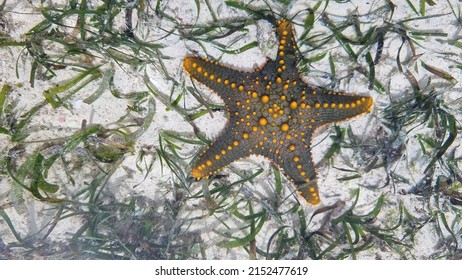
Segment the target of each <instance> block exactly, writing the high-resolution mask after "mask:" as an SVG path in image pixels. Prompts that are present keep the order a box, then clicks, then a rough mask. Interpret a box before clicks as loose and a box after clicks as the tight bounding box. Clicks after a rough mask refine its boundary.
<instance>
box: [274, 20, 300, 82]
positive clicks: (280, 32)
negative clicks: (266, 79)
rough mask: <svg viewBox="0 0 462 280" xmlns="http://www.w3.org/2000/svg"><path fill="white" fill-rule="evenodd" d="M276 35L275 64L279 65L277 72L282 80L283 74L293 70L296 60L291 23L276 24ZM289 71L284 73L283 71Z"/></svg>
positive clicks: (295, 46) (295, 47)
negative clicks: (277, 44)
mask: <svg viewBox="0 0 462 280" xmlns="http://www.w3.org/2000/svg"><path fill="white" fill-rule="evenodd" d="M276 34H277V37H278V40H279V46H278V51H277V58H276V61H275V62H276V63H277V64H279V65H278V66H279V67H278V69H277V71H278V72H279V73H282V75H281V76H282V78H283V79H284V78H285V77H284V74H290V73H292V72H293V71H291V70H295V69H296V66H297V63H298V61H299V59H298V57H299V56H298V54H297V52H298V48H297V44H296V43H295V33H294V28H293V26H292V23H290V22H288V21H286V20H283V21H280V22H279V23H278V26H277V27H276ZM286 69H287V70H289V71H285V70H286Z"/></svg>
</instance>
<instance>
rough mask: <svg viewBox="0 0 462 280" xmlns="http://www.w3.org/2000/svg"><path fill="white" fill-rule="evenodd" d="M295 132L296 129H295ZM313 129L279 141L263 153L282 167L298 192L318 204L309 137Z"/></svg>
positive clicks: (307, 200)
mask: <svg viewBox="0 0 462 280" xmlns="http://www.w3.org/2000/svg"><path fill="white" fill-rule="evenodd" d="M293 132H295V131H293ZM311 134H312V131H308V134H305V135H304V136H302V135H299V134H297V135H298V136H297V137H296V138H295V137H292V138H290V140H287V138H286V140H284V141H281V140H279V141H277V142H276V143H273V144H271V145H266V146H267V147H266V148H265V149H264V150H263V152H262V153H261V154H262V155H263V156H265V157H267V158H269V159H270V160H271V161H272V163H273V164H274V165H276V166H277V167H278V168H279V169H281V170H282V171H283V173H284V175H286V177H287V178H288V179H289V180H290V181H291V182H292V183H293V184H294V185H295V187H296V189H297V191H298V193H299V194H300V195H301V196H302V197H303V198H304V199H305V200H306V202H307V203H308V204H313V205H317V204H319V202H320V199H319V193H318V186H317V184H316V170H315V167H314V164H313V161H312V158H311V152H310V149H309V146H310V144H309V141H310V139H308V138H309V137H310V135H311Z"/></svg>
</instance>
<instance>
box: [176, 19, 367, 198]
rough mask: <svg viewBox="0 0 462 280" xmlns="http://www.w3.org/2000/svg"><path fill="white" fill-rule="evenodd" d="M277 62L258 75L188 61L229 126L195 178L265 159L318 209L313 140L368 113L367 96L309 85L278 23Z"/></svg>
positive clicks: (288, 31)
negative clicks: (323, 131) (224, 113)
mask: <svg viewBox="0 0 462 280" xmlns="http://www.w3.org/2000/svg"><path fill="white" fill-rule="evenodd" d="M275 31H276V34H277V37H278V41H279V46H278V51H277V58H276V60H269V59H268V60H267V62H266V63H265V64H264V65H263V66H261V67H260V69H258V70H256V71H254V72H246V71H241V70H238V69H233V68H231V67H228V66H224V65H222V64H220V63H219V62H217V61H214V60H210V59H206V58H200V57H196V56H188V57H186V58H185V59H184V62H183V67H184V69H185V71H186V72H188V73H189V75H190V76H191V77H192V78H194V79H195V80H197V81H198V82H200V83H202V84H204V85H206V86H207V87H208V88H210V89H212V90H213V91H214V92H216V93H217V94H218V95H219V96H220V97H221V98H222V99H223V101H224V103H225V107H226V110H227V112H228V123H227V125H226V127H225V128H224V130H223V132H222V133H221V134H220V136H218V137H217V138H216V139H215V140H214V141H213V143H212V144H211V145H209V146H208V147H207V148H206V149H205V150H204V151H203V152H202V154H201V155H200V157H199V158H198V159H197V161H196V162H195V163H194V166H193V168H192V171H191V172H192V175H193V176H194V177H195V178H196V179H200V178H202V177H209V176H211V175H213V174H216V173H217V172H218V171H219V170H220V169H222V168H224V167H225V166H227V165H228V164H230V163H232V162H233V161H236V160H238V159H241V158H245V157H248V156H250V155H252V154H255V155H262V156H264V157H265V158H267V159H269V160H270V161H271V162H272V163H273V164H274V165H276V166H277V167H278V168H280V169H282V171H283V173H284V174H285V175H286V176H287V178H289V180H290V181H292V182H293V184H294V185H295V187H296V188H297V190H298V192H299V194H300V195H301V196H302V197H303V198H304V199H305V200H306V202H307V203H309V204H313V205H316V204H319V203H320V198H319V192H318V186H317V183H316V171H315V168H314V164H313V161H312V158H311V137H312V135H313V133H314V132H315V130H316V129H317V128H319V127H320V126H323V125H326V124H329V123H335V122H340V121H344V120H347V119H349V118H352V117H354V116H357V115H360V114H363V113H367V112H369V111H370V108H371V106H372V104H373V101H372V98H371V97H367V96H355V95H346V94H343V93H340V92H332V91H328V90H324V89H321V88H318V87H315V86H313V85H310V84H308V83H306V82H305V81H304V80H303V79H302V78H301V77H300V73H299V70H298V69H297V64H298V62H299V57H297V55H299V54H298V51H297V45H296V43H295V37H294V30H293V27H292V24H291V23H290V22H289V21H287V20H280V21H278V22H277V27H275Z"/></svg>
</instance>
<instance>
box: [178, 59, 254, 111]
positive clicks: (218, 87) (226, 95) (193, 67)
mask: <svg viewBox="0 0 462 280" xmlns="http://www.w3.org/2000/svg"><path fill="white" fill-rule="evenodd" d="M183 67H184V69H185V70H186V72H188V74H189V75H190V76H191V77H192V78H194V79H195V80H197V81H198V82H200V83H202V84H204V85H205V86H207V87H208V88H210V89H212V90H213V91H214V92H215V93H217V94H218V95H219V96H220V97H221V98H222V99H223V100H224V101H225V103H227V102H229V100H230V99H231V97H232V96H235V95H238V96H241V95H242V93H243V92H244V90H245V88H246V81H247V80H248V77H249V76H250V75H251V73H246V72H244V71H240V70H236V69H232V68H230V67H228V66H224V65H221V64H220V63H219V62H218V61H215V60H210V59H205V58H201V57H196V56H188V57H186V58H185V59H184V61H183ZM247 91H248V89H247Z"/></svg>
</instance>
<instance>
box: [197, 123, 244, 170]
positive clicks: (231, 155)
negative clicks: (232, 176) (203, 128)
mask: <svg viewBox="0 0 462 280" xmlns="http://www.w3.org/2000/svg"><path fill="white" fill-rule="evenodd" d="M237 130H238V129H234V128H226V129H225V130H224V131H223V133H222V134H221V135H220V136H219V137H217V138H216V139H215V140H214V141H213V143H212V144H211V145H210V146H208V147H207V148H206V149H205V150H204V151H203V152H202V154H201V155H200V156H199V158H198V159H197V160H196V162H195V163H194V166H193V168H192V171H191V173H192V175H193V176H194V177H195V178H196V179H200V178H202V177H209V176H211V175H213V174H216V173H217V172H218V171H219V170H221V169H222V168H224V167H226V166H227V165H229V164H230V163H232V162H233V161H236V160H238V159H241V158H244V157H248V156H249V155H250V153H249V150H248V149H249V148H248V147H249V145H250V144H249V143H250V141H249V140H245V139H243V138H242V137H241V136H240V135H238V134H237V133H236V132H235V131H237Z"/></svg>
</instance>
